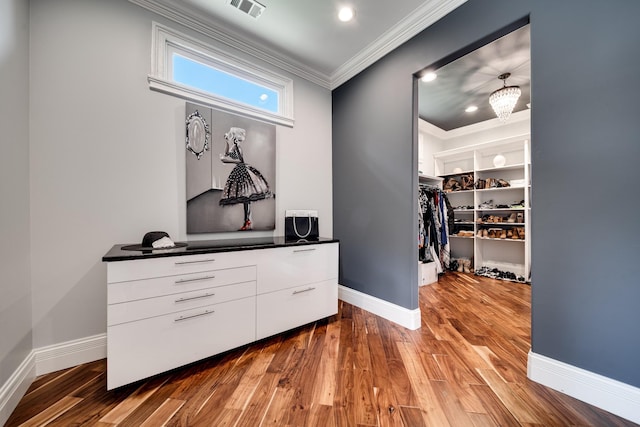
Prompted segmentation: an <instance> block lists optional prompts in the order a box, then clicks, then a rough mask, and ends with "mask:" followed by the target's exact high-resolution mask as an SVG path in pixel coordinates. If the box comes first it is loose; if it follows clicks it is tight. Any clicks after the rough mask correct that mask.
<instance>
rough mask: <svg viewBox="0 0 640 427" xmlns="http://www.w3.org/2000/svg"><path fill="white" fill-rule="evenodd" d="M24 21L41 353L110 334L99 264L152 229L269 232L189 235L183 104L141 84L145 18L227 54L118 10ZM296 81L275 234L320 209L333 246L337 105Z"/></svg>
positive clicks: (61, 5) (39, 15)
mask: <svg viewBox="0 0 640 427" xmlns="http://www.w3.org/2000/svg"><path fill="white" fill-rule="evenodd" d="M31 19H32V21H31V38H32V42H31V113H32V122H31V184H32V185H31V209H32V215H31V218H32V222H31V227H32V228H31V230H32V236H31V247H32V281H33V334H34V337H33V341H34V347H36V348H37V347H41V346H46V345H50V344H56V343H61V342H64V341H68V340H72V339H77V338H83V337H86V336H90V335H94V334H99V333H103V332H105V331H106V268H105V265H104V264H103V263H102V262H101V261H100V259H101V257H102V255H104V254H105V253H106V252H107V251H108V249H109V248H110V247H111V246H112V245H113V244H116V243H137V242H140V240H141V239H142V236H143V235H144V233H145V232H147V231H150V230H164V231H167V232H168V233H169V234H170V235H171V236H172V237H173V238H174V239H175V240H185V239H187V238H221V237H225V238H228V237H247V236H256V235H265V232H262V234H259V233H251V234H249V235H247V234H242V235H240V236H238V235H237V234H224V235H220V234H219V235H205V236H202V235H198V236H187V235H186V224H185V217H186V216H185V168H184V163H185V157H184V156H185V150H184V120H185V113H184V108H185V107H184V106H185V101H183V100H180V99H177V98H173V97H171V96H168V95H165V94H161V93H158V92H153V91H150V90H149V89H148V86H147V81H146V77H147V74H148V73H149V71H150V46H151V22H152V20H157V21H158V22H161V23H164V24H167V25H170V26H172V27H174V28H176V29H178V30H179V31H182V32H185V33H187V34H190V35H192V36H196V37H198V38H200V39H202V40H205V41H207V42H209V43H211V44H214V45H216V46H218V47H221V48H224V46H221V45H218V44H216V43H215V42H214V41H211V40H207V39H206V38H204V37H203V36H201V35H199V34H196V33H194V32H192V31H189V30H188V29H186V28H183V27H180V26H178V25H177V24H172V23H170V22H168V21H167V20H165V19H162V18H160V17H157V16H156V15H154V14H152V13H150V12H148V11H146V10H143V9H141V8H140V7H138V6H135V5H133V4H131V3H129V2H127V1H126V0H111V1H108V2H107V1H102V0H85V1H82V2H78V1H72V0H58V1H55V2H52V1H50V0H32V2H31ZM232 53H234V54H237V55H241V56H245V57H246V55H243V54H242V53H240V52H232ZM262 65H265V64H262ZM271 68H273V67H271ZM276 71H279V70H276ZM280 72H281V71H280ZM283 73H284V72H283ZM290 77H292V78H293V79H294V90H295V101H294V102H295V118H296V124H295V127H294V128H284V127H278V128H277V131H276V135H277V158H276V175H277V178H276V180H277V183H276V195H277V197H276V210H277V218H276V226H277V228H276V231H275V234H281V233H282V228H283V224H282V223H283V221H284V219H283V216H284V210H285V209H295V208H297V209H300V208H314V209H317V210H318V211H319V212H320V215H321V225H320V232H321V234H322V235H324V236H328V237H331V235H332V223H331V211H332V205H331V203H332V202H331V94H330V92H329V90H327V89H323V88H321V87H319V86H316V85H314V84H311V83H308V82H306V81H304V80H302V79H299V78H296V77H294V76H290ZM271 234H272V233H266V235H271Z"/></svg>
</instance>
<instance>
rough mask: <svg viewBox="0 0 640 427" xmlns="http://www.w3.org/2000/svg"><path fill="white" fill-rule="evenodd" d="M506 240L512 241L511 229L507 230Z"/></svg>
mask: <svg viewBox="0 0 640 427" xmlns="http://www.w3.org/2000/svg"><path fill="white" fill-rule="evenodd" d="M507 239H513V229H511V228H510V229H508V230H507Z"/></svg>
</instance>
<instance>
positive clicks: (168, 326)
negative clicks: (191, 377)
mask: <svg viewBox="0 0 640 427" xmlns="http://www.w3.org/2000/svg"><path fill="white" fill-rule="evenodd" d="M255 303H256V300H255V297H250V298H244V299H240V300H235V301H229V302H225V303H221V304H216V305H210V306H205V307H199V308H197V309H194V310H187V311H182V312H180V313H175V314H168V315H164V316H159V317H153V318H150V319H145V320H140V321H137V322H131V323H124V324H120V325H115V326H109V327H108V328H107V361H108V362H107V363H108V369H107V389H108V390H111V389H113V388H115V387H119V386H121V385H124V384H128V383H131V382H133V381H137V380H139V379H142V378H147V377H149V376H151V375H155V374H158V373H160V372H164V371H167V370H170V369H173V368H175V367H177V366H182V365H185V364H187V363H191V362H194V361H196V360H200V359H203V358H206V357H209V356H211V355H213V354H217V353H221V352H223V351H227V350H230V349H232V348H235V347H239V346H241V345H244V344H247V343H250V342H252V341H254V340H255V325H256V323H255V320H256V318H255Z"/></svg>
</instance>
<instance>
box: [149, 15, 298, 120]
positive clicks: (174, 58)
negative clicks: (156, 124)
mask: <svg viewBox="0 0 640 427" xmlns="http://www.w3.org/2000/svg"><path fill="white" fill-rule="evenodd" d="M152 49H153V53H152V70H151V74H150V75H149V78H148V80H149V87H150V88H151V89H154V90H158V91H161V92H164V93H168V94H171V95H174V96H178V97H181V98H184V99H187V100H190V101H195V102H199V103H204V104H207V105H211V106H214V107H217V108H220V109H223V110H226V111H231V112H236V113H241V114H244V115H247V116H251V117H255V118H258V119H261V120H265V121H269V122H272V123H277V124H283V125H286V126H293V82H292V80H291V79H288V78H285V77H282V76H279V75H277V74H275V73H273V72H272V71H270V70H267V69H264V68H262V67H258V66H257V65H255V64H252V63H249V62H248V61H245V60H243V59H240V58H237V57H234V56H231V55H230V54H229V53H227V52H223V51H221V50H219V49H216V48H214V47H212V46H209V45H206V44H204V43H202V42H200V41H198V40H195V39H192V38H190V37H189V36H186V35H184V34H180V33H178V32H176V31H174V30H171V29H169V28H167V27H164V26H162V25H160V24H157V23H155V22H154V23H153V39H152Z"/></svg>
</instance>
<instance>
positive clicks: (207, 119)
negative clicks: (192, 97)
mask: <svg viewBox="0 0 640 427" xmlns="http://www.w3.org/2000/svg"><path fill="white" fill-rule="evenodd" d="M275 134H276V129H275V126H274V125H270V124H267V123H264V122H260V121H257V120H253V119H249V118H246V117H241V116H237V115H234V114H230V113H225V112H222V111H218V110H213V109H211V108H209V107H203V106H200V105H196V104H192V103H187V104H186V150H185V154H186V198H187V234H196V233H219V232H232V231H241V232H249V231H252V230H254V231H260V230H273V229H275V148H276V141H275Z"/></svg>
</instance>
